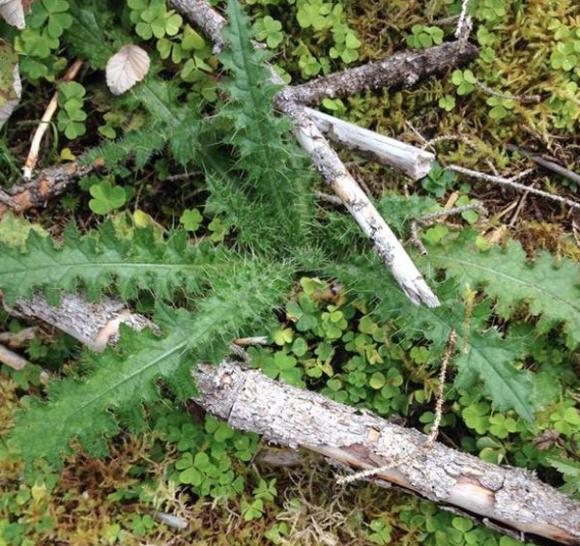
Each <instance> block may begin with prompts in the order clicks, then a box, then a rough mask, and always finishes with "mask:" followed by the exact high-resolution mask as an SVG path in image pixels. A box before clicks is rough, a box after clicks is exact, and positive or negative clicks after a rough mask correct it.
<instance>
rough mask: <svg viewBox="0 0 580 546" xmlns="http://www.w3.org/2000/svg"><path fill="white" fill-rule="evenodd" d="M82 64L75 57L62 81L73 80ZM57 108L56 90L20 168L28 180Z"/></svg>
mask: <svg viewBox="0 0 580 546" xmlns="http://www.w3.org/2000/svg"><path fill="white" fill-rule="evenodd" d="M82 65H83V61H81V60H80V59H77V60H76V61H75V62H74V63H73V64H71V65H70V67H69V68H68V70H67V71H66V72H65V74H64V76H63V78H62V81H64V82H70V81H72V80H74V79H75V78H76V76H77V74H78V73H79V70H80V69H81V66H82ZM57 108H58V91H56V92H55V93H54V95H53V96H52V98H51V99H50V102H49V103H48V106H47V107H46V110H45V111H44V115H43V116H42V119H41V120H40V123H39V124H38V127H37V128H36V131H35V133H34V136H33V137H32V143H31V145H30V151H29V152H28V157H27V158H26V161H25V163H24V168H23V169H22V173H23V177H24V179H25V180H30V178H31V177H32V172H33V171H34V168H35V167H36V163H37V162H38V153H39V151H40V145H41V144H42V139H43V138H44V134H45V133H46V130H47V129H48V127H49V125H50V121H51V120H52V116H54V113H55V112H56V110H57Z"/></svg>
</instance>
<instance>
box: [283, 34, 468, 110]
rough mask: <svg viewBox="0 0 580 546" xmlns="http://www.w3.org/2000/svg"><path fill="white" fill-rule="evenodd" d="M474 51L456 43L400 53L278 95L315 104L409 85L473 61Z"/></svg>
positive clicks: (466, 44)
mask: <svg viewBox="0 0 580 546" xmlns="http://www.w3.org/2000/svg"><path fill="white" fill-rule="evenodd" d="M477 51H478V50H477V47H476V46H474V45H472V44H470V43H468V42H465V43H460V42H459V41H455V42H447V43H444V44H442V45H440V46H435V47H430V48H428V49H421V50H411V51H401V52H399V53H395V54H394V55H392V56H391V57H388V58H386V59H383V60H382V61H377V62H374V63H367V64H364V65H362V66H357V67H356V68H347V69H346V70H343V71H341V72H334V73H333V74H330V75H328V76H326V77H322V78H317V79H315V80H313V81H311V82H308V83H304V84H302V85H296V86H291V87H287V88H285V89H283V90H282V91H281V92H280V93H281V94H282V96H283V98H284V99H285V100H293V101H296V102H299V103H300V104H318V103H319V102H321V101H322V99H324V98H326V97H344V96H349V95H356V94H357V93H360V92H361V91H364V90H365V89H379V88H381V87H393V86H397V85H404V86H410V85H413V84H415V83H417V81H418V80H419V79H420V78H424V77H426V76H429V75H430V74H433V73H436V72H440V71H443V70H447V69H449V68H451V67H454V66H457V65H459V64H462V63H464V62H466V61H469V60H471V59H473V58H475V57H476V56H477Z"/></svg>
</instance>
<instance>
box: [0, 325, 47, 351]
mask: <svg viewBox="0 0 580 546" xmlns="http://www.w3.org/2000/svg"><path fill="white" fill-rule="evenodd" d="M38 336H39V332H38V328H37V327H36V326H30V327H29V328H23V329H22V330H20V331H19V332H1V333H0V343H5V344H6V345H7V346H8V347H9V348H10V349H20V348H22V347H25V346H26V345H27V344H28V342H29V341H32V340H33V339H36V338H37V337H38Z"/></svg>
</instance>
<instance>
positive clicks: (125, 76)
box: [107, 44, 150, 95]
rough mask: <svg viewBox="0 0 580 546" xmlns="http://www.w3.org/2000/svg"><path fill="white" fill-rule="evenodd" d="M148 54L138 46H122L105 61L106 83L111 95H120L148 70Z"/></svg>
mask: <svg viewBox="0 0 580 546" xmlns="http://www.w3.org/2000/svg"><path fill="white" fill-rule="evenodd" d="M149 65H150V61H149V55H148V54H147V52H146V51H145V50H144V49H142V48H140V47H139V46H136V45H133V44H129V45H126V46H123V47H122V48H121V49H120V50H119V51H118V52H117V53H115V54H114V55H113V56H112V57H111V58H110V59H109V60H108V62H107V85H108V87H109V89H110V90H111V93H113V95H121V94H122V93H124V92H125V91H127V90H128V89H131V87H133V86H134V85H135V84H136V83H137V82H140V81H141V80H142V79H143V78H144V77H145V76H146V75H147V72H149Z"/></svg>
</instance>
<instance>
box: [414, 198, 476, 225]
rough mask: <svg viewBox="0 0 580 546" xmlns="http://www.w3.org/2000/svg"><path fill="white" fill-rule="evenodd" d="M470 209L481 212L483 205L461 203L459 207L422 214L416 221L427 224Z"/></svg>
mask: <svg viewBox="0 0 580 546" xmlns="http://www.w3.org/2000/svg"><path fill="white" fill-rule="evenodd" d="M470 210H478V211H481V212H483V211H485V209H484V208H483V206H482V205H480V204H479V203H472V204H470V205H463V206H461V207H453V208H450V209H446V210H440V211H437V212H431V213H429V214H425V215H424V216H421V218H417V222H419V223H420V224H423V225H428V224H431V223H433V222H434V221H436V220H439V219H440V218H446V217H447V216H452V215H454V214H463V213H464V212H468V211H470Z"/></svg>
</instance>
